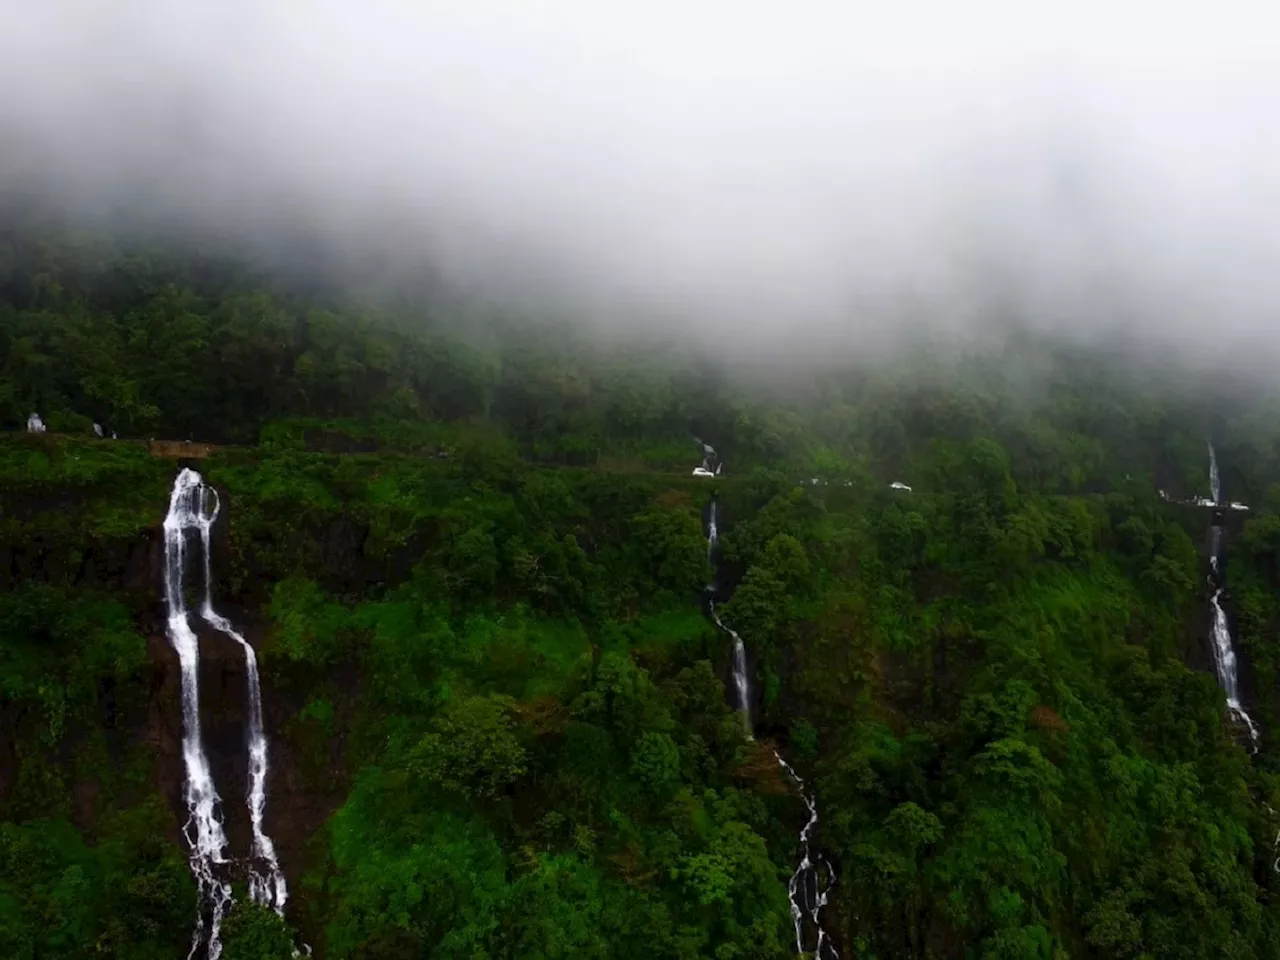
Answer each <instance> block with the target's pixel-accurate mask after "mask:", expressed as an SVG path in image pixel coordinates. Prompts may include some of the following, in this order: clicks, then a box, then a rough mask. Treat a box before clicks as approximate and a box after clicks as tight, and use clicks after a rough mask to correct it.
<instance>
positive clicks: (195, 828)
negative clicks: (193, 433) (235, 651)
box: [164, 470, 231, 960]
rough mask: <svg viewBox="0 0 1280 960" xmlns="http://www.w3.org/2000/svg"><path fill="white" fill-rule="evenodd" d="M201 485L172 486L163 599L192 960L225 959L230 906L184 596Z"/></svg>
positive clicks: (185, 478) (185, 481)
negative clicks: (178, 679)
mask: <svg viewBox="0 0 1280 960" xmlns="http://www.w3.org/2000/svg"><path fill="white" fill-rule="evenodd" d="M202 486H203V484H202V483H201V480H200V475H199V474H198V473H196V472H195V471H194V470H183V471H182V472H181V473H179V474H178V479H177V480H176V481H175V482H174V485H173V494H172V495H171V496H170V498H169V513H168V514H167V515H166V516H165V518H164V566H165V575H164V596H165V604H166V606H167V607H168V614H169V619H168V623H167V633H168V636H169V643H171V644H172V645H173V649H174V650H175V651H176V652H177V654H178V664H179V666H180V667H181V670H182V762H183V765H184V767H185V768H186V783H185V784H184V787H183V799H184V800H185V801H186V805H187V822H186V824H185V825H184V826H183V828H182V832H183V835H184V836H185V838H186V841H187V846H188V847H189V849H190V854H189V856H188V860H189V861H190V864H191V874H192V876H193V877H195V881H196V897H197V910H198V915H197V918H196V927H195V931H194V933H193V934H192V937H191V950H190V951H189V952H188V954H187V957H188V960H190V958H192V957H194V956H196V954H197V952H198V951H199V950H200V947H201V945H202V944H205V945H206V956H207V957H208V958H209V960H218V958H219V957H220V956H221V955H222V942H221V940H220V938H219V934H220V931H221V928H222V917H223V914H224V913H226V910H227V907H228V906H229V905H230V903H231V884H230V882H228V880H227V879H226V878H225V872H226V864H227V858H226V852H225V851H226V846H227V835H226V831H225V830H224V829H223V824H222V810H221V800H220V799H219V797H218V791H217V788H215V787H214V785H213V775H212V773H211V772H210V770H209V760H208V757H206V756H205V752H204V743H203V741H202V739H201V735H200V678H199V665H200V648H199V643H198V641H197V639H196V635H195V632H194V631H193V630H192V629H191V624H190V623H189V622H188V621H187V603H186V597H185V596H184V594H183V580H184V572H185V566H186V534H187V531H188V530H191V529H200V528H201V525H202V523H203V520H202V517H201V506H202V499H203V498H202V497H201V495H200V490H201V487H202Z"/></svg>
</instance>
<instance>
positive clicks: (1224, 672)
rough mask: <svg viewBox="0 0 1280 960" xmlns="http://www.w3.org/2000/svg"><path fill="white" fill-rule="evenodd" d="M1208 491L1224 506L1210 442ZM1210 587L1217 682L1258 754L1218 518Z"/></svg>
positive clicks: (1212, 537) (1212, 536)
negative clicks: (1225, 599) (1227, 598)
mask: <svg viewBox="0 0 1280 960" xmlns="http://www.w3.org/2000/svg"><path fill="white" fill-rule="evenodd" d="M1208 446H1209V489H1210V492H1211V493H1212V495H1213V502H1214V504H1215V505H1221V504H1222V480H1221V477H1220V475H1219V473H1218V455H1217V453H1216V452H1215V451H1214V449H1213V444H1212V443H1209V444H1208ZM1209 537H1210V539H1209V571H1210V572H1209V585H1210V587H1212V589H1213V594H1212V596H1210V598H1209V607H1210V609H1211V610H1212V611H1213V627H1212V640H1213V664H1214V667H1215V668H1216V670H1217V673H1218V682H1219V683H1220V684H1221V685H1222V690H1223V692H1224V693H1225V694H1226V697H1227V710H1228V711H1230V713H1231V716H1232V717H1234V718H1235V719H1236V720H1237V721H1238V722H1240V723H1242V724H1244V726H1245V729H1247V730H1248V731H1249V743H1250V745H1251V747H1252V749H1253V752H1254V753H1257V752H1258V727H1257V725H1256V724H1255V723H1254V722H1253V718H1252V717H1250V716H1249V714H1248V712H1247V711H1246V710H1245V709H1244V706H1243V705H1242V704H1241V703H1240V676H1239V671H1238V669H1237V663H1236V650H1235V644H1234V643H1233V642H1232V639H1231V623H1230V621H1229V620H1228V619H1227V613H1226V611H1225V610H1223V609H1222V594H1223V586H1222V577H1223V570H1222V527H1221V526H1220V525H1219V524H1218V522H1217V520H1216V518H1215V520H1214V521H1213V525H1212V526H1211V527H1210V534H1209Z"/></svg>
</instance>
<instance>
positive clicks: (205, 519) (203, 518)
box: [197, 474, 289, 914]
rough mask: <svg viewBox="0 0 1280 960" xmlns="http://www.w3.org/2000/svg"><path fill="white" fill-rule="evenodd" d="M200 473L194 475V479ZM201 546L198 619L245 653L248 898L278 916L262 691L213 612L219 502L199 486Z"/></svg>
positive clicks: (243, 644) (281, 896)
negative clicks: (212, 544)
mask: <svg viewBox="0 0 1280 960" xmlns="http://www.w3.org/2000/svg"><path fill="white" fill-rule="evenodd" d="M198 476H199V475H198V474H197V477H198ZM199 496H200V511H199V514H200V544H201V546H202V548H203V550H204V601H203V602H202V603H201V605H200V617H201V619H203V620H204V622H205V623H207V624H209V626H211V627H213V629H215V630H217V631H218V632H219V633H222V634H224V635H226V636H228V637H230V638H231V639H232V640H234V641H235V642H236V643H238V644H240V648H241V649H242V650H243V651H244V660H245V674H246V676H247V678H248V681H247V682H248V701H249V702H248V713H249V716H248V730H247V740H248V748H249V791H248V795H247V796H246V798H245V799H246V801H247V803H248V807H249V822H250V825H251V827H252V830H253V849H252V851H251V861H250V866H249V897H250V898H251V899H253V900H255V901H257V902H258V903H262V904H266V905H267V906H269V907H271V908H272V909H274V910H275V911H276V913H280V914H283V912H284V905H285V902H286V901H287V900H288V899H289V890H288V887H287V885H286V884H285V879H284V874H282V873H281V872H280V861H279V859H278V858H277V856H276V848H275V844H274V843H272V842H271V838H270V837H269V836H267V833H266V831H265V830H264V829H263V826H262V824H263V819H264V816H265V814H266V807H267V772H268V762H267V737H266V733H265V732H264V730H263V726H262V688H261V684H260V682H259V679H258V657H257V654H255V653H254V651H253V647H251V646H250V645H249V642H248V641H247V640H245V638H244V637H243V636H241V635H240V633H239V632H238V631H236V629H235V628H234V627H232V626H231V622H230V621H229V620H227V619H226V618H225V617H222V616H219V614H218V613H217V611H215V610H214V608H213V572H212V571H213V566H212V564H211V563H210V560H209V540H210V532H211V530H212V529H213V524H214V521H215V520H217V519H218V510H219V507H220V503H219V500H218V493H217V491H216V490H214V489H213V488H212V487H207V486H205V485H204V484H201V485H200V494H199Z"/></svg>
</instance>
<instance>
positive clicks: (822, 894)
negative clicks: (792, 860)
mask: <svg viewBox="0 0 1280 960" xmlns="http://www.w3.org/2000/svg"><path fill="white" fill-rule="evenodd" d="M773 756H774V758H775V759H776V760H777V761H778V763H779V764H781V765H782V769H783V770H785V771H787V774H788V775H789V776H790V777H791V779H792V780H794V781H795V784H796V788H797V789H798V790H799V791H800V799H801V800H803V801H804V805H805V807H806V808H807V809H808V811H809V821H808V823H806V824H805V825H804V829H803V830H801V831H800V849H801V851H802V857H801V860H800V865H799V866H798V867H796V872H795V873H793V874H792V875H791V880H790V881H789V882H788V883H787V896H788V898H789V899H790V901H791V920H792V922H793V923H794V924H795V928H796V953H798V954H801V955H805V956H808V954H807V953H806V952H805V949H804V919H805V917H806V916H807V917H808V918H809V920H810V921H811V922H812V923H813V926H814V929H816V930H817V931H818V942H817V945H816V946H815V947H814V949H813V954H812V955H813V956H814V957H815V958H817V960H839V956H840V954H839V952H837V950H836V948H835V945H834V944H833V943H832V942H831V938H830V937H829V936H827V931H826V930H824V929H823V927H822V908H823V907H825V906H826V905H827V896H828V894H829V893H830V891H831V888H832V886H834V885H835V882H836V874H835V870H833V869H832V867H831V864H830V863H829V862H828V861H827V859H826V857H821V856H820V857H819V862H820V863H821V865H822V867H823V871H825V874H826V876H825V880H824V877H823V875H822V873H823V871H820V870H819V869H818V864H815V863H814V861H813V854H812V851H811V850H810V841H811V840H812V838H813V831H814V828H815V827H817V826H818V804H817V801H815V800H814V798H813V797H812V796H810V794H808V793H807V792H806V791H805V788H804V780H802V779H801V778H800V775H799V774H797V773H796V772H795V770H793V769H791V764H789V763H787V761H785V760H783V759H782V757H781V756H780V755H779V754H778V752H777V751H776V750H775V751H774V754H773Z"/></svg>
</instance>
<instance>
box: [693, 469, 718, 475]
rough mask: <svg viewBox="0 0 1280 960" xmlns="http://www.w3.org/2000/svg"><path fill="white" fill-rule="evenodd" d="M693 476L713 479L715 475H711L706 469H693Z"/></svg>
mask: <svg viewBox="0 0 1280 960" xmlns="http://www.w3.org/2000/svg"><path fill="white" fill-rule="evenodd" d="M693 475H694V476H695V477H714V476H715V474H714V473H712V472H711V471H710V470H708V469H707V468H706V467H694V468H693Z"/></svg>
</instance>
